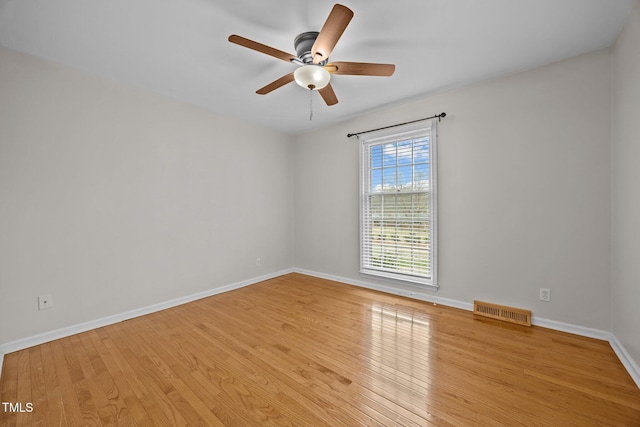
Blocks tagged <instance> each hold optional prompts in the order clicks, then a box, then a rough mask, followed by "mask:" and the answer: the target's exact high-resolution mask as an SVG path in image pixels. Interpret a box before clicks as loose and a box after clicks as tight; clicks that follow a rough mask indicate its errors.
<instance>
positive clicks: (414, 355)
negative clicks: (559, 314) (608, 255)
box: [0, 274, 640, 427]
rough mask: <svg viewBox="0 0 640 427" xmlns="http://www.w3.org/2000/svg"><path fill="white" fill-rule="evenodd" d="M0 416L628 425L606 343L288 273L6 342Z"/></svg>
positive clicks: (76, 422) (86, 421)
mask: <svg viewBox="0 0 640 427" xmlns="http://www.w3.org/2000/svg"><path fill="white" fill-rule="evenodd" d="M0 398H1V400H2V402H21V403H22V404H23V408H24V407H25V406H24V405H25V404H26V403H28V402H30V403H32V404H33V412H30V413H27V412H25V413H9V412H5V411H3V410H2V407H0V425H2V426H5V425H40V426H58V425H69V426H81V425H140V426H142V425H167V426H180V425H201V426H242V427H244V426H270V425H276V426H291V425H300V426H332V427H336V426H360V425H369V426H430V425H437V426H520V425H524V426H562V427H564V426H581V427H584V426H640V389H638V388H637V387H636V385H635V384H634V383H633V381H632V379H631V377H630V376H629V374H628V373H627V372H626V371H625V369H624V368H623V366H622V365H621V363H620V361H619V360H618V359H617V358H616V356H615V354H614V352H613V351H612V349H611V347H610V346H609V344H608V343H607V342H604V341H599V340H594V339H589V338H584V337H579V336H575V335H570V334H565V333H561V332H556V331H552V330H549V329H544V328H540V327H532V328H527V327H522V326H516V325H509V324H506V323H502V322H499V321H493V320H490V319H482V318H476V317H474V315H473V314H472V313H470V312H466V311H463V310H457V309H453V308H448V307H443V306H436V305H433V304H430V303H424V302H419V301H415V300H410V299H405V298H401V297H396V296H392V295H387V294H383V293H379V292H374V291H370V290H366V289H361V288H357V287H353V286H349V285H344V284H340V283H336V282H331V281H327V280H323V279H318V278H313V277H308V276H303V275H300V274H289V275H286V276H282V277H279V278H276V279H272V280H268V281H265V282H261V283H258V284H255V285H252V286H249V287H245V288H242V289H239V290H235V291H232V292H228V293H224V294H220V295H216V296H213V297H210V298H206V299H202V300H199V301H196V302H193V303H189V304H185V305H182V306H179V307H176V308H172V309H169V310H165V311H162V312H158V313H154V314H151V315H147V316H144V317H139V318H136V319H132V320H128V321H126V322H121V323H118V324H114V325H111V326H107V327H104V328H100V329H96V330H93V331H90V332H85V333H82V334H78V335H74V336H71V337H68V338H64V339H60V340H57V341H53V342H49V343H46V344H43V345H39V346H36V347H32V348H29V349H26V350H22V351H18V352H16V353H11V354H8V355H6V356H5V360H4V366H3V372H2V379H1V380H0Z"/></svg>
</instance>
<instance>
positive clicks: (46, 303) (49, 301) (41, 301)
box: [38, 294, 53, 310]
mask: <svg viewBox="0 0 640 427" xmlns="http://www.w3.org/2000/svg"><path fill="white" fill-rule="evenodd" d="M52 307H53V298H52V297H51V294H45V295H40V296H39V297H38V309H39V310H46V309H47V308H52Z"/></svg>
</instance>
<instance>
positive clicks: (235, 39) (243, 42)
mask: <svg viewBox="0 0 640 427" xmlns="http://www.w3.org/2000/svg"><path fill="white" fill-rule="evenodd" d="M229 41H230V42H231V43H235V44H237V45H240V46H244V47H247V48H249V49H253V50H256V51H258V52H261V53H264V54H266V55H269V56H273V57H274V58H278V59H282V60H283V61H287V62H291V61H293V60H294V59H296V56H295V55H292V54H290V53H287V52H283V51H281V50H278V49H275V48H273V47H271V46H267V45H266V44H262V43H258V42H255V41H253V40H249V39H247V38H244V37H242V36H238V35H236V34H232V35H230V36H229Z"/></svg>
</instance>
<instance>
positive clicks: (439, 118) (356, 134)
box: [347, 113, 447, 138]
mask: <svg viewBox="0 0 640 427" xmlns="http://www.w3.org/2000/svg"><path fill="white" fill-rule="evenodd" d="M445 117H447V113H440V114H436V115H435V116H431V117H425V118H424V119H418V120H411V121H410V122H404V123H398V124H397V125H391V126H385V127H383V128H378V129H370V130H363V131H362V132H356V133H348V134H347V138H351V137H352V136H358V135H361V134H363V133H369V132H375V131H377V130H383V129H389V128H394V127H396V126H402V125H408V124H410V123H415V122H421V121H423V120H429V119H438V121H440V120H442V119H443V118H445Z"/></svg>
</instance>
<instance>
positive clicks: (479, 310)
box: [473, 301, 531, 326]
mask: <svg viewBox="0 0 640 427" xmlns="http://www.w3.org/2000/svg"><path fill="white" fill-rule="evenodd" d="M473 313H474V314H477V315H478V316H484V317H490V318H492V319H498V320H502V321H505V322H510V323H517V324H518V325H525V326H531V310H524V309H522V308H514V307H507V306H505V305H499V304H493V303H489V302H482V301H474V302H473Z"/></svg>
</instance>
